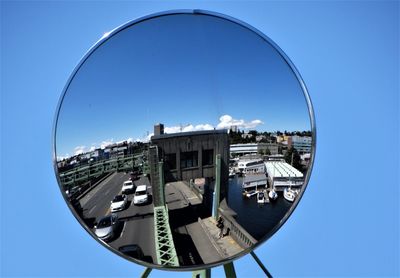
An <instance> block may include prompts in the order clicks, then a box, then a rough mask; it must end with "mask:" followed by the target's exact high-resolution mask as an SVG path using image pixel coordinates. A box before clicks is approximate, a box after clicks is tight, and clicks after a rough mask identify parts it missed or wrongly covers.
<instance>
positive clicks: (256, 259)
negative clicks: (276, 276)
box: [250, 251, 272, 278]
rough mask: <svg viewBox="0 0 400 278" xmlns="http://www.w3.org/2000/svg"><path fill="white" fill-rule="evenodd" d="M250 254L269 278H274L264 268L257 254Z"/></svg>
mask: <svg viewBox="0 0 400 278" xmlns="http://www.w3.org/2000/svg"><path fill="white" fill-rule="evenodd" d="M250 254H251V255H252V256H253V258H254V260H255V261H256V262H257V264H258V265H259V267H260V268H261V269H262V271H264V273H265V275H267V277H268V278H272V275H271V273H269V271H268V269H267V268H266V267H265V266H264V264H263V263H262V262H261V261H260V259H259V258H258V257H257V255H256V253H254V252H253V251H251V252H250Z"/></svg>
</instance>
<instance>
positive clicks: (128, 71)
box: [54, 11, 315, 269]
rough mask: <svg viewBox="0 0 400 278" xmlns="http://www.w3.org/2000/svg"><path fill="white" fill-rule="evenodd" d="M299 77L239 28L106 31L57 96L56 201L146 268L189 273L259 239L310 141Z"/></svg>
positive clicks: (159, 17) (218, 21)
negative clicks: (58, 196) (60, 197)
mask: <svg viewBox="0 0 400 278" xmlns="http://www.w3.org/2000/svg"><path fill="white" fill-rule="evenodd" d="M314 129H315V128H314V120H313V113H312V107H311V102H310V100H309V96H308V94H307V91H306V88H305V86H304V84H303V81H302V80H301V78H300V75H299V74H298V72H297V71H296V70H295V68H294V67H293V65H292V63H291V62H290V61H289V59H288V58H287V57H286V56H285V54H284V53H283V52H282V51H281V50H280V49H279V48H278V47H277V46H276V45H275V44H274V43H273V42H272V41H271V40H270V39H268V38H267V37H266V36H265V35H263V34H262V33H260V32H259V31H257V30H255V29H254V28H252V27H250V26H248V25H247V24H245V23H242V22H240V21H238V20H236V19H232V18H229V17H227V16H223V15H219V14H215V13H211V12H205V11H178V12H168V13H161V14H156V15H151V16H147V17H144V18H141V19H139V20H134V21H132V22H129V23H128V24H125V25H123V26H122V27H119V28H117V29H116V30H114V31H112V32H110V33H109V34H106V35H105V36H104V38H102V39H101V40H100V41H99V42H98V43H97V44H96V45H95V46H94V47H93V48H92V49H91V50H90V51H89V52H88V53H87V54H86V56H85V57H84V58H83V59H82V61H81V62H80V63H79V65H78V66H77V67H76V69H75V70H74V72H73V74H72V75H71V77H70V79H69V81H68V82H67V85H66V87H65V89H64V92H63V94H62V97H61V100H60V103H59V106H58V110H57V114H56V119H55V128H54V154H55V170H56V175H57V178H58V182H59V186H60V188H61V191H62V194H63V196H64V199H65V200H66V202H67V204H68V206H69V207H70V209H71V211H72V213H73V214H74V215H75V217H76V218H77V219H78V221H79V223H80V224H81V225H82V226H83V228H85V229H86V230H87V232H88V233H89V234H90V235H91V236H92V237H93V238H95V239H96V240H97V241H98V242H100V243H101V244H103V245H104V246H105V247H107V248H108V249H110V250H112V251H113V252H115V253H116V254H118V255H120V256H122V257H124V258H126V259H129V260H131V261H133V262H136V263H140V264H142V265H145V266H148V267H153V268H169V269H200V268H208V267H212V266H216V265H220V264H224V263H226V262H229V261H231V260H233V259H235V258H238V257H240V256H242V255H245V254H247V253H248V252H250V251H252V250H253V249H254V248H255V247H257V246H259V245H260V244H261V243H263V242H265V241H266V240H267V239H268V238H269V237H270V236H272V234H274V233H275V232H276V231H277V230H278V229H279V227H281V225H282V224H283V223H284V222H285V220H286V219H287V218H288V217H289V216H290V214H291V213H292V211H293V209H294V208H295V206H296V205H297V203H298V202H299V200H300V198H301V196H302V194H303V192H304V190H305V187H306V184H307V182H308V179H309V176H310V171H311V167H312V162H313V157H314V145H315V132H314Z"/></svg>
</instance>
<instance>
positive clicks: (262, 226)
mask: <svg viewBox="0 0 400 278" xmlns="http://www.w3.org/2000/svg"><path fill="white" fill-rule="evenodd" d="M242 182H243V178H242V177H237V176H235V178H233V179H229V190H228V205H229V207H230V208H232V209H233V210H234V211H235V212H236V213H237V217H236V221H237V222H238V223H239V224H240V225H241V226H242V227H243V228H244V229H245V230H246V231H247V232H248V233H249V234H250V235H252V236H253V237H254V238H255V239H256V240H260V239H262V238H263V237H264V236H265V235H267V233H269V232H270V231H271V230H272V229H273V228H274V227H275V226H276V225H277V224H278V223H279V221H280V220H281V219H282V218H283V217H284V215H285V214H286V213H287V211H288V210H289V208H290V207H291V205H292V203H290V202H289V201H287V200H286V199H285V198H284V197H283V194H282V193H278V194H279V197H278V199H277V200H275V201H272V200H270V203H266V204H258V203H257V195H254V196H253V197H251V198H245V197H243V195H242Z"/></svg>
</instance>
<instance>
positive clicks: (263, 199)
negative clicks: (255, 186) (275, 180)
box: [257, 191, 268, 204]
mask: <svg viewBox="0 0 400 278" xmlns="http://www.w3.org/2000/svg"><path fill="white" fill-rule="evenodd" d="M266 198H268V196H266V194H265V193H264V192H263V191H260V192H258V193H257V203H259V204H264V203H266V202H267V200H266Z"/></svg>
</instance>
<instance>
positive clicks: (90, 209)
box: [89, 205, 97, 214]
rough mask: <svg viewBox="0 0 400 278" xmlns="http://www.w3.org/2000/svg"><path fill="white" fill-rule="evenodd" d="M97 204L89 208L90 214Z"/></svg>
mask: <svg viewBox="0 0 400 278" xmlns="http://www.w3.org/2000/svg"><path fill="white" fill-rule="evenodd" d="M96 206H97V205H94V206H93V207H92V208H91V209H90V210H89V214H91V213H92V212H93V210H94V208H95V207H96Z"/></svg>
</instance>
